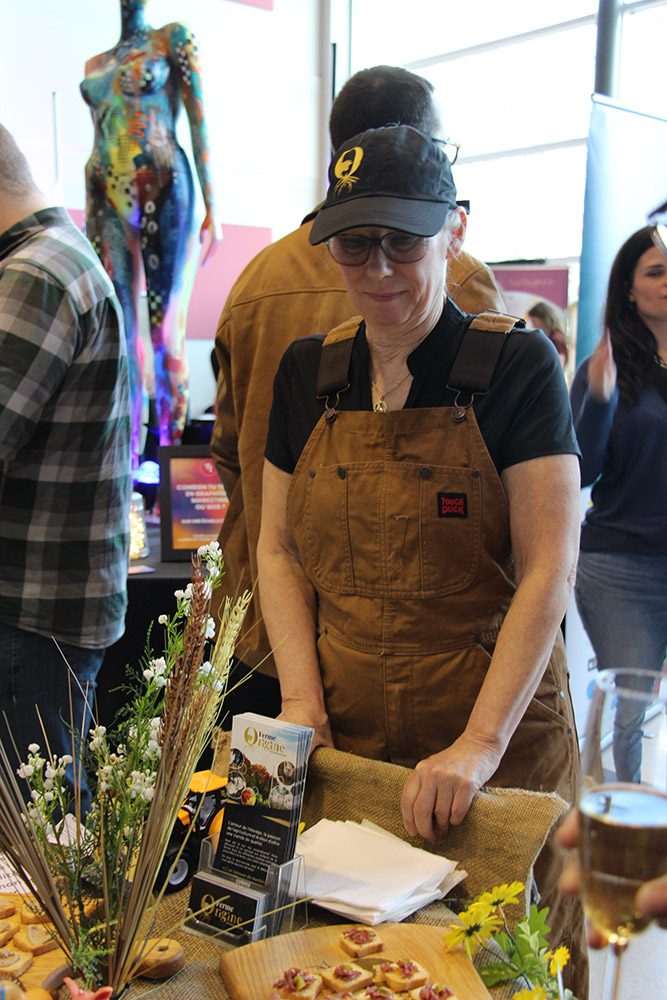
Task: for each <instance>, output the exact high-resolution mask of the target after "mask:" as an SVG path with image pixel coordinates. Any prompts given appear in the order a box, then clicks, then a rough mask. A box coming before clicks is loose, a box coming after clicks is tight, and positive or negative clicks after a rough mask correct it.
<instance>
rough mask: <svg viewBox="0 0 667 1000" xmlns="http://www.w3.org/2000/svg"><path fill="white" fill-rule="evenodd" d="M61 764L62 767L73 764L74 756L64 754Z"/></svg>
mask: <svg viewBox="0 0 667 1000" xmlns="http://www.w3.org/2000/svg"><path fill="white" fill-rule="evenodd" d="M60 763H61V765H64V766H65V767H67V765H68V764H71V763H72V755H71V754H69V753H65V754H63V755H62V757H61V758H60Z"/></svg>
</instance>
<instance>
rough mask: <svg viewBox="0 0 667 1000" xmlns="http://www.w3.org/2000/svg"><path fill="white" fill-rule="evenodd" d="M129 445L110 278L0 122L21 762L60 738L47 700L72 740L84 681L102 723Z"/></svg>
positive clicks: (5, 706) (7, 565)
mask: <svg viewBox="0 0 667 1000" xmlns="http://www.w3.org/2000/svg"><path fill="white" fill-rule="evenodd" d="M129 443H130V418H129V383H128V370H127V356H126V350H125V338H124V332H123V324H122V318H121V310H120V306H119V304H118V301H117V299H116V297H115V295H114V291H113V286H112V284H111V281H110V280H109V277H108V276H107V274H106V272H105V271H104V269H103V267H102V265H101V264H100V262H99V260H98V258H97V256H96V254H95V252H94V250H93V249H92V247H91V246H90V244H89V243H88V241H87V240H86V239H85V238H84V237H83V236H82V235H81V233H80V232H79V231H78V229H77V228H76V226H75V225H74V224H73V223H72V222H71V220H70V218H69V216H68V215H67V213H66V212H65V210H64V209H61V208H52V207H49V205H48V202H47V201H46V200H45V198H44V197H43V195H42V194H41V192H40V191H39V190H38V189H37V188H36V187H35V184H34V181H33V179H32V177H31V174H30V170H29V167H28V165H27V163H26V161H25V159H24V157H23V155H22V154H21V153H20V151H19V150H18V148H17V147H16V144H15V142H14V140H13V139H12V137H11V136H10V135H9V133H8V132H7V131H6V129H4V128H3V127H2V125H0V711H3V712H4V713H5V714H6V716H7V722H8V724H9V729H10V731H11V734H12V737H13V739H14V741H15V742H16V745H17V747H18V750H19V753H20V755H21V759H22V760H25V759H26V755H27V747H28V746H29V744H31V743H38V744H39V745H40V747H41V748H42V750H44V748H45V739H44V734H43V733H42V727H41V724H40V721H39V718H38V714H37V712H36V709H35V706H36V705H37V707H38V709H39V716H40V717H41V722H42V724H43V725H44V730H45V733H46V737H47V738H48V741H49V744H50V747H51V750H52V752H53V753H54V754H58V755H62V754H64V753H71V752H72V739H71V735H70V730H69V722H70V690H71V697H72V701H73V704H74V715H73V721H74V725H75V728H76V729H77V730H78V731H79V732H80V731H81V727H82V722H83V731H84V732H87V731H88V729H89V728H90V717H89V716H88V717H87V718H86V720H85V721H83V713H84V711H85V706H86V700H85V699H86V692H87V695H88V703H90V702H91V700H92V689H93V687H94V684H95V678H96V676H97V673H98V671H99V668H100V665H101V663H102V658H103V656H104V652H105V649H106V648H107V646H109V645H110V644H111V643H113V642H115V641H116V639H118V638H119V637H120V636H121V635H122V633H123V630H124V619H125V608H126V602H127V597H126V579H127V565H128V542H129V500H130V490H131V478H130V458H129ZM54 639H55V640H57V644H56V642H54ZM65 661H67V664H69V667H70V668H71V670H68V667H67V666H66V662H65ZM77 682H78V683H77ZM79 685H81V687H79ZM63 720H64V721H63ZM0 739H2V741H3V743H4V744H5V745H6V746H7V745H11V744H10V743H8V733H7V728H6V725H5V722H4V720H3V719H2V718H1V717H0Z"/></svg>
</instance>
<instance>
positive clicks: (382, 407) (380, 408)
mask: <svg viewBox="0 0 667 1000" xmlns="http://www.w3.org/2000/svg"><path fill="white" fill-rule="evenodd" d="M408 378H412V372H411V371H410V370H409V369H408V371H407V372H406V373H405V375H403V376H402V377H401V378H400V379H399V381H398V382H396V384H395V385H392V386H391V387H390V388H389V389H385V391H384V392H380V390H379V388H378V387H377V385H376V384H375V382H373V381H371V388H372V389H375V392H376V393H377V395H378V398H377V400H376V401H375V402H374V403H373V410H374V411H375V413H386V412H387V410H388V409H389V407H388V406H387V402H386V397H387V396H390V395H391V393H392V392H395V391H396V389H400V387H401V386H402V385H403V383H404V382H405V381H406V379H408Z"/></svg>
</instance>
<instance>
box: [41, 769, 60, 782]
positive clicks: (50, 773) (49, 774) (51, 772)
mask: <svg viewBox="0 0 667 1000" xmlns="http://www.w3.org/2000/svg"><path fill="white" fill-rule="evenodd" d="M44 777H45V778H46V780H47V781H52V780H53V778H57V777H58V768H57V767H51V765H49V766H48V767H47V768H46V770H45V771H44Z"/></svg>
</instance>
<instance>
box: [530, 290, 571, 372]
mask: <svg viewBox="0 0 667 1000" xmlns="http://www.w3.org/2000/svg"><path fill="white" fill-rule="evenodd" d="M526 320H527V322H528V323H529V324H530V325H531V326H534V327H536V328H537V329H538V330H544V332H545V333H546V335H547V337H548V338H549V340H550V341H551V343H552V344H553V345H554V347H555V348H556V350H557V351H558V357H559V358H560V363H561V364H562V366H563V369H565V368H566V367H567V360H568V357H569V355H570V352H569V350H568V346H567V338H566V336H565V332H564V331H565V320H564V319H563V317H562V316H561V315H560V313H559V312H558V310H557V309H556V307H555V306H553V305H552V304H551V303H550V302H536V303H535V305H534V306H531V308H530V309H529V310H528V312H527V313H526Z"/></svg>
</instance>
